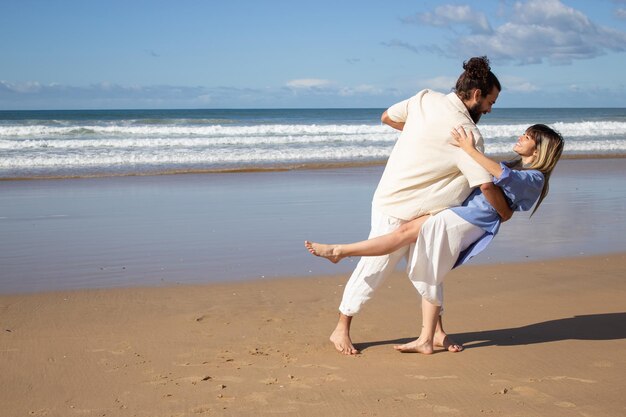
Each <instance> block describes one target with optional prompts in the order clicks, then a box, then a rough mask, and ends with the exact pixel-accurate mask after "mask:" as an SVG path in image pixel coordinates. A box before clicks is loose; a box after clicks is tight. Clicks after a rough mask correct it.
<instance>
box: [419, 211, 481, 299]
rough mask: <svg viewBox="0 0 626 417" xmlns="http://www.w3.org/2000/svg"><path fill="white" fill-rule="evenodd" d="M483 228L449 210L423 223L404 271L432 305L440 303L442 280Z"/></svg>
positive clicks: (477, 237)
mask: <svg viewBox="0 0 626 417" xmlns="http://www.w3.org/2000/svg"><path fill="white" fill-rule="evenodd" d="M484 233H485V231H484V230H483V229H481V228H480V227H478V226H475V225H473V224H471V223H468V222H467V221H465V220H463V219H462V218H461V217H459V216H458V215H457V214H456V213H454V212H453V211H452V210H444V211H442V212H439V213H437V214H436V215H434V216H432V217H431V218H429V219H428V220H426V222H424V224H423V225H422V228H421V231H420V234H419V236H418V238H417V242H415V245H414V248H413V250H412V251H411V253H410V254H409V262H408V265H407V273H408V275H409V278H410V279H411V282H412V283H413V285H414V286H415V288H416V289H417V291H418V292H419V293H420V294H421V295H422V297H424V298H425V299H426V300H428V302H430V303H431V304H435V305H438V306H441V305H443V280H444V278H445V276H446V275H447V274H448V272H450V271H451V270H452V268H453V267H454V264H455V263H456V261H457V259H458V258H459V254H460V253H461V252H463V250H465V249H467V248H468V247H469V246H470V245H471V244H472V243H474V242H475V241H476V240H478V239H479V238H480V237H481V236H482V235H483V234H484Z"/></svg>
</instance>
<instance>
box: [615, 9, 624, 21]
mask: <svg viewBox="0 0 626 417" xmlns="http://www.w3.org/2000/svg"><path fill="white" fill-rule="evenodd" d="M615 17H617V18H618V19H624V20H626V9H621V8H620V9H615Z"/></svg>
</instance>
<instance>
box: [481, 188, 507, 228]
mask: <svg viewBox="0 0 626 417" xmlns="http://www.w3.org/2000/svg"><path fill="white" fill-rule="evenodd" d="M480 191H482V193H483V195H484V196H485V198H486V199H487V201H488V202H489V204H491V205H492V206H493V208H495V209H496V211H497V212H498V214H499V215H500V218H501V219H502V222H505V221H507V220H509V219H510V218H511V216H513V210H511V207H509V203H507V201H506V198H504V193H503V192H502V190H501V189H500V187H498V186H497V185H495V184H494V183H492V182H486V183H484V184H481V186H480Z"/></svg>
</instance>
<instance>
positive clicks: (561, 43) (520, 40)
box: [390, 0, 626, 65]
mask: <svg viewBox="0 0 626 417" xmlns="http://www.w3.org/2000/svg"><path fill="white" fill-rule="evenodd" d="M443 10H449V11H456V12H455V13H451V14H449V15H448V16H444V15H443V12H442V11H443ZM508 16H509V21H507V22H505V23H503V24H501V25H499V26H497V27H495V28H493V29H491V26H490V25H489V22H488V21H486V17H485V16H484V15H483V14H481V13H478V12H475V11H473V10H472V9H471V8H470V7H469V6H451V5H446V6H439V7H437V8H436V9H435V11H434V12H432V13H422V14H419V15H418V16H417V18H418V19H419V21H420V22H421V23H425V24H430V25H432V26H438V27H446V28H448V29H450V31H451V32H452V33H453V36H454V38H453V39H452V40H451V41H450V43H449V45H448V46H447V48H446V49H445V51H446V52H445V54H446V55H449V56H454V57H458V56H475V55H488V56H489V57H490V58H491V59H492V60H494V61H508V62H515V63H518V64H522V65H525V64H537V63H541V62H543V61H548V62H550V63H552V64H570V63H571V62H572V61H573V60H577V59H590V58H594V57H597V56H600V55H604V54H606V53H607V52H609V51H612V52H623V51H626V32H623V31H620V30H616V29H612V28H609V27H605V26H601V25H597V24H595V23H594V22H592V21H591V20H590V19H589V18H588V17H587V16H586V15H585V14H583V13H582V12H580V11H578V10H576V9H573V8H571V7H568V6H566V5H564V4H563V3H561V1H560V0H528V1H518V2H515V3H514V4H513V7H512V10H511V11H510V12H509V13H508ZM472 17H473V18H474V20H473V19H472ZM459 25H465V26H466V27H468V28H469V29H470V33H469V34H459V33H458V30H457V28H458V26H459ZM488 28H489V30H487V29H488ZM390 46H392V45H390ZM429 48H432V47H429ZM425 50H426V49H424V47H420V46H414V47H413V51H414V52H422V51H425Z"/></svg>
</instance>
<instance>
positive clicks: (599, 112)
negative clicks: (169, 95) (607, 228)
mask: <svg viewBox="0 0 626 417" xmlns="http://www.w3.org/2000/svg"><path fill="white" fill-rule="evenodd" d="M383 110H384V109H263V110H80V111H0V179H25V178H67V177H102V176H118V175H145V174H167V173H194V172H195V173H200V172H223V171H253V170H285V169H286V170H290V169H301V168H314V167H325V166H335V167H336V166H341V165H351V164H356V165H361V164H362V165H367V164H376V163H382V162H384V161H385V159H386V158H387V156H388V155H389V153H390V151H391V148H392V147H393V144H394V142H395V140H396V139H397V137H398V133H397V132H396V131H394V130H393V129H391V128H389V127H387V126H384V125H382V124H381V123H380V115H381V113H382V112H383ZM533 123H545V124H548V125H550V126H551V127H553V128H555V129H557V130H558V131H560V132H561V133H562V134H563V136H564V137H565V138H566V146H565V154H566V155H591V156H607V155H609V156H610V155H623V154H626V109H624V108H587V109H584V108H545V109H542V108H534V109H521V108H520V109H506V108H504V109H502V108H496V109H494V110H493V112H492V113H491V114H488V115H485V116H483V118H482V120H481V122H480V125H479V126H480V129H481V132H482V133H483V136H484V137H485V144H486V145H485V151H486V153H487V154H489V155H499V154H507V153H509V152H510V149H511V147H512V143H513V142H514V141H515V140H516V138H517V137H518V136H519V135H520V134H521V133H522V132H523V131H524V130H525V129H526V128H527V127H528V126H529V125H531V124H533Z"/></svg>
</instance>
